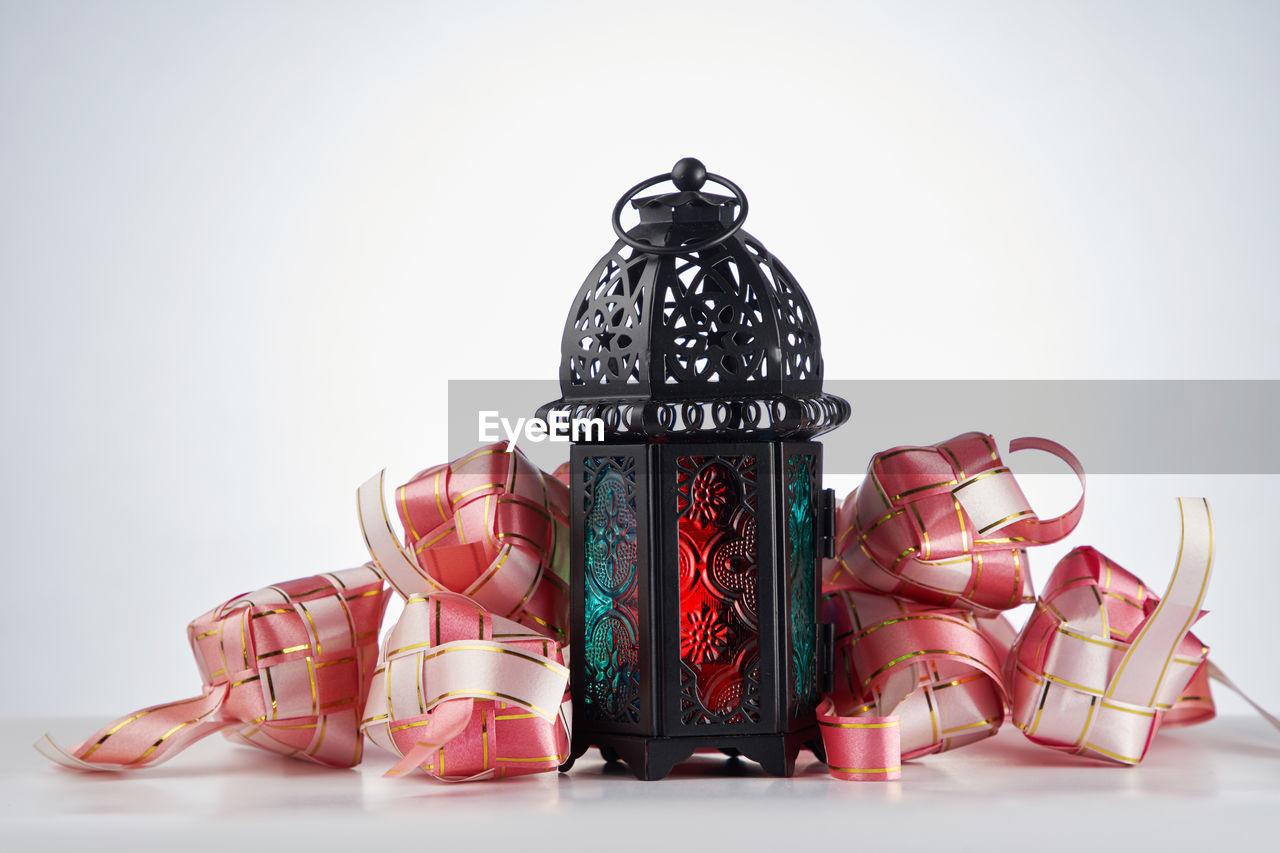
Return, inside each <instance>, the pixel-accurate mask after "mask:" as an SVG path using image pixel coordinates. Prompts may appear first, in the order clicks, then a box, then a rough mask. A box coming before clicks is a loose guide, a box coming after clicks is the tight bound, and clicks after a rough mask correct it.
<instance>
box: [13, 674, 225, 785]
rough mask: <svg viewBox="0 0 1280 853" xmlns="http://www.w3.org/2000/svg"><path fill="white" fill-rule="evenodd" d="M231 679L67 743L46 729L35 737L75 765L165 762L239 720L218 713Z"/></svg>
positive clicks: (50, 754)
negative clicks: (64, 743)
mask: <svg viewBox="0 0 1280 853" xmlns="http://www.w3.org/2000/svg"><path fill="white" fill-rule="evenodd" d="M227 689H228V688H227V686H226V685H225V684H223V685H220V686H218V687H214V688H213V689H211V690H209V691H208V692H207V693H205V694H204V695H203V696H196V697H193V698H191V699H183V700H181V701H178V702H166V703H164V704H162V705H153V706H151V707H150V708H144V709H143V710H141V711H138V712H136V713H133V714H130V715H128V716H126V717H121V718H120V719H118V720H116V721H115V722H112V723H109V724H108V725H106V726H104V727H103V728H102V729H100V730H99V731H98V732H96V733H95V734H93V735H92V736H90V737H89V738H86V739H85V740H83V741H81V742H80V743H78V744H76V745H75V746H73V747H72V748H71V749H69V750H68V749H64V748H63V747H61V746H59V745H58V744H57V743H56V742H55V741H54V740H53V738H52V737H50V736H49V735H47V734H46V735H45V736H44V737H42V738H41V739H40V740H38V741H36V742H35V744H34V745H35V748H36V751H37V752H39V753H40V754H41V755H43V756H44V757H45V758H47V759H49V760H50V761H52V762H54V763H55V764H60V765H62V766H63V767H68V768H71V769H72V770H138V769H141V768H143V767H154V766H155V765H157V764H163V763H164V762H165V761H168V760H169V759H170V758H172V757H173V756H175V755H177V754H178V753H179V752H181V751H182V750H184V749H186V748H187V747H188V746H190V745H191V744H193V743H195V742H196V741H199V740H201V739H203V738H206V737H208V736H209V735H211V734H214V733H215V732H219V731H221V730H222V729H225V728H227V727H228V726H231V725H235V721H234V720H223V719H218V712H219V711H220V710H221V709H222V705H223V703H224V702H225V701H226V698H227Z"/></svg>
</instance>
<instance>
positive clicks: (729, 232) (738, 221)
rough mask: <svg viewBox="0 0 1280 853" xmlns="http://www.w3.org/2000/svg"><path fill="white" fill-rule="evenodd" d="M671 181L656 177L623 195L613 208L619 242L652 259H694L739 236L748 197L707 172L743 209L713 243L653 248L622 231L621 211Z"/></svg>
mask: <svg viewBox="0 0 1280 853" xmlns="http://www.w3.org/2000/svg"><path fill="white" fill-rule="evenodd" d="M669 180H671V173H670V172H668V173H667V174H665V175H654V176H653V177H652V178H649V179H648V180H647V181H641V182H640V183H638V184H636V185H635V186H634V187H632V188H631V189H629V190H627V191H626V192H625V193H623V194H622V198H620V199H618V203H617V204H615V205H614V206H613V233H615V234H617V235H618V239H619V240H621V241H622V242H624V243H626V244H627V245H628V246H630V247H631V248H633V249H635V250H636V251H637V252H645V253H646V254H650V255H691V254H693V253H694V252H703V251H706V250H707V249H710V248H712V247H714V246H719V245H720V244H721V243H723V242H724V241H725V240H728V239H729V238H730V237H732V236H733V235H734V234H736V233H738V229H740V228H741V227H742V223H743V222H746V221H747V195H746V193H744V192H743V191H742V188H741V187H739V186H738V185H737V184H735V183H734V182H733V181H731V180H729V179H728V178H725V177H721V176H720V175H716V174H712V173H711V172H707V180H708V181H713V182H715V183H717V184H719V185H720V186H722V187H724V188H725V189H727V190H729V191H730V192H731V193H733V196H734V199H735V200H737V201H738V203H739V205H740V206H739V209H738V215H737V216H736V217H734V219H733V222H731V223H729V227H728V228H726V229H725V230H724V231H722V232H721V233H719V234H717V235H716V236H714V237H711V238H710V239H707V240H703V241H701V242H699V243H690V244H688V245H685V246H651V245H649V244H648V243H641V242H640V241H639V240H637V239H635V238H634V237H632V236H631V235H630V234H628V233H627V232H626V231H625V230H624V229H623V227H622V209H623V208H624V207H626V206H627V202H629V201H631V199H633V198H635V196H636V195H637V194H639V193H642V192H644V191H645V190H647V189H649V187H652V186H655V185H657V184H661V183H663V182H664V181H669Z"/></svg>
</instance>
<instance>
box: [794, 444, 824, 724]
mask: <svg viewBox="0 0 1280 853" xmlns="http://www.w3.org/2000/svg"><path fill="white" fill-rule="evenodd" d="M814 479H815V477H814V457H813V456H809V455H796V456H792V457H790V458H788V459H787V545H788V548H787V584H788V588H789V591H790V602H789V605H790V606H789V607H788V612H789V613H790V615H791V626H790V628H791V684H790V688H789V692H790V697H791V703H790V704H791V709H792V714H793V715H799V714H801V713H805V712H806V711H808V710H810V709H811V708H812V706H813V705H814V704H816V703H817V701H818V695H817V686H818V685H817V648H816V644H817V625H816V624H815V623H816V621H817V620H816V618H815V614H814V583H815V575H816V574H817V570H818V560H817V557H818V551H817V542H816V538H817V527H818V525H817V513H818V507H817V493H818V490H817V487H816V485H815V483H814Z"/></svg>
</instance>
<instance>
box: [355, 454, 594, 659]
mask: <svg viewBox="0 0 1280 853" xmlns="http://www.w3.org/2000/svg"><path fill="white" fill-rule="evenodd" d="M384 473H385V472H384ZM384 473H380V474H377V475H375V476H374V477H371V478H370V479H369V480H368V481H367V482H365V483H364V485H362V486H361V487H360V489H359V490H358V493H357V496H358V505H359V513H360V525H361V527H362V528H363V530H364V534H365V541H366V543H367V544H368V546H369V552H370V553H371V554H372V555H373V559H374V562H375V564H376V565H377V567H378V571H379V573H381V574H382V576H383V577H385V578H386V579H387V582H388V583H390V584H391V586H392V587H393V588H394V589H395V590H396V592H398V593H399V594H400V595H401V596H403V597H405V598H409V597H411V596H414V595H431V594H434V593H439V592H457V593H461V594H463V595H465V596H467V597H468V598H471V599H473V600H474V601H476V602H477V603H478V604H480V605H481V606H482V607H484V608H485V609H486V610H488V611H490V612H492V613H496V614H499V615H502V616H505V617H506V618H508V619H512V620H514V621H516V622H519V623H521V624H522V625H525V626H527V627H529V628H532V629H533V630H535V631H538V632H539V633H542V634H545V635H546V636H548V637H551V638H552V639H555V640H557V641H559V642H565V641H567V640H568V638H569V633H568V632H569V596H568V589H569V587H568V577H569V490H568V487H567V486H566V485H565V483H563V482H561V481H560V480H558V479H556V478H555V477H553V476H550V475H547V474H544V473H543V472H542V471H540V470H539V469H538V468H537V467H536V466H534V465H533V464H532V463H530V462H529V460H528V459H527V458H525V455H524V454H523V453H522V452H521V451H520V450H518V449H517V450H514V451H510V450H508V449H507V445H506V442H498V443H497V444H492V445H489V446H486V447H482V448H479V449H478V450H476V451H474V452H473V453H470V454H468V455H466V456H464V457H462V458H461V459H458V460H455V461H454V462H450V463H448V464H445V465H437V466H435V467H433V468H428V469H427V470H425V471H422V472H420V473H418V474H417V475H415V476H414V477H413V479H411V480H410V481H409V482H408V483H406V484H404V485H403V486H401V487H400V488H398V489H397V490H396V493H395V505H396V509H397V511H398V512H399V515H400V521H401V524H402V526H403V528H404V546H403V547H401V545H400V543H399V541H398V540H397V538H396V534H395V532H394V531H393V530H392V529H391V526H390V523H389V519H388V516H387V509H386V503H385V501H384V500H383V493H384V488H383V480H384Z"/></svg>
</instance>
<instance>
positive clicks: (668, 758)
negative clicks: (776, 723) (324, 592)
mask: <svg viewBox="0 0 1280 853" xmlns="http://www.w3.org/2000/svg"><path fill="white" fill-rule="evenodd" d="M588 737H589V740H588V739H587V738H584V739H582V740H581V741H578V742H575V743H574V745H573V749H572V751H571V752H570V754H569V759H568V760H567V761H566V762H565V763H564V764H562V765H561V766H560V772H561V773H564V772H566V771H568V770H569V768H570V767H572V766H573V763H574V761H575V760H576V759H577V758H578V757H579V756H581V755H582V754H583V753H585V752H586V751H587V750H588V749H589V748H590V747H592V746H595V747H598V748H599V750H600V754H601V755H603V756H604V759H605V760H606V761H610V762H612V761H619V760H620V761H622V762H624V763H625V764H626V765H627V767H628V768H630V770H631V772H632V773H634V774H635V776H636V778H637V779H643V780H645V781H652V780H655V779H661V778H663V777H664V776H666V775H667V774H668V773H670V772H671V769H672V768H673V767H675V766H676V765H677V764H679V763H680V762H681V761H684V760H685V759H687V758H689V757H690V756H692V755H693V753H694V752H695V751H696V750H699V749H718V750H720V751H721V752H723V753H724V754H725V755H729V756H739V755H740V756H742V757H743V758H749V759H751V760H752V761H754V762H756V763H757V764H759V765H760V766H761V767H762V768H763V769H764V771H765V772H766V773H768V774H769V775H770V776H791V775H793V774H794V773H795V769H796V757H797V756H798V755H799V754H800V750H801V749H806V748H807V749H809V750H810V751H812V752H813V754H814V755H816V756H817V757H818V760H819V761H826V754H825V753H824V751H823V749H822V736H821V735H820V734H819V732H818V727H817V726H816V725H815V726H809V727H807V728H803V729H799V730H797V731H794V732H782V733H779V734H755V735H708V736H706V737H697V736H687V737H637V736H633V735H612V734H592V735H589V736H588Z"/></svg>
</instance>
